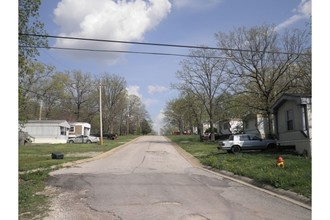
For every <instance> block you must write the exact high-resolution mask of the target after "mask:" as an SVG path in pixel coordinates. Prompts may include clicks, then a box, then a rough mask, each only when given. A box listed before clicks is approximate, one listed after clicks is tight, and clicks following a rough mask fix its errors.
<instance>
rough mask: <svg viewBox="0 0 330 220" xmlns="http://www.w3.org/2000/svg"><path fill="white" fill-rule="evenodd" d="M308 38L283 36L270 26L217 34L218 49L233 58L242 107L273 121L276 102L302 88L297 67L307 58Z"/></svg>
mask: <svg viewBox="0 0 330 220" xmlns="http://www.w3.org/2000/svg"><path fill="white" fill-rule="evenodd" d="M308 36H309V35H308V34H307V33H306V32H304V31H300V30H292V31H286V32H284V33H283V34H282V35H280V34H279V33H277V32H276V31H275V29H274V27H273V26H270V25H264V26H260V27H253V28H250V29H246V28H244V27H243V28H238V29H235V30H234V31H232V32H230V33H229V34H226V33H217V34H216V39H217V41H218V46H219V47H220V48H222V49H224V50H222V51H223V53H224V54H225V55H227V57H229V58H230V59H229V60H230V64H231V65H230V73H231V77H232V78H233V79H235V81H236V83H235V84H232V89H233V90H234V91H235V92H236V93H237V94H240V95H241V96H240V97H241V98H240V99H239V100H240V102H241V104H243V105H244V106H246V107H247V108H249V109H251V110H252V111H255V113H263V114H266V115H268V118H269V117H270V107H271V105H272V104H273V103H274V102H275V100H276V99H277V98H278V97H279V96H280V95H282V94H283V93H285V92H290V91H295V90H294V89H296V88H297V87H298V84H297V80H296V77H297V74H296V73H297V71H295V68H293V67H294V66H295V65H297V61H298V60H299V59H300V58H301V57H302V56H306V54H305V53H304V52H305V51H306V48H309V40H310V39H309V38H308ZM307 56H308V55H307ZM268 124H269V125H270V123H268ZM270 126H271V125H270Z"/></svg>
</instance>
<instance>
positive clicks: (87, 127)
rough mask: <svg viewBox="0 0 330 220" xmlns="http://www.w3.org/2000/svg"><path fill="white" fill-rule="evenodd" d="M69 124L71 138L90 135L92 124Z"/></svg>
mask: <svg viewBox="0 0 330 220" xmlns="http://www.w3.org/2000/svg"><path fill="white" fill-rule="evenodd" d="M69 124H70V130H69V137H76V136H78V135H87V136H89V135H90V132H91V124H89V123H87V122H69Z"/></svg>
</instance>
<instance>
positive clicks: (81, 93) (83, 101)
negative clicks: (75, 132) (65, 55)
mask: <svg viewBox="0 0 330 220" xmlns="http://www.w3.org/2000/svg"><path fill="white" fill-rule="evenodd" d="M66 74H67V75H68V76H69V79H68V81H67V82H65V90H66V93H67V97H68V102H69V105H68V107H69V110H70V111H71V114H72V115H75V117H73V118H74V119H75V120H76V121H79V120H81V119H83V118H81V113H82V109H83V107H85V106H87V105H88V103H89V101H90V97H91V94H92V93H93V92H95V90H96V88H95V86H94V82H93V80H92V77H91V75H90V74H89V73H82V72H81V71H80V70H74V71H72V72H67V73H66ZM70 106H71V107H70ZM73 118H72V119H73Z"/></svg>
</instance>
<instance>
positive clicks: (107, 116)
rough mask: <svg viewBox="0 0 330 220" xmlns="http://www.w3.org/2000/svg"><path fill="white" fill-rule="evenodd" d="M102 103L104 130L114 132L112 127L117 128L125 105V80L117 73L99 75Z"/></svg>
mask: <svg viewBox="0 0 330 220" xmlns="http://www.w3.org/2000/svg"><path fill="white" fill-rule="evenodd" d="M100 82H101V84H102V104H103V107H102V109H103V115H104V127H105V128H106V129H105V130H106V131H107V132H110V133H114V128H115V127H117V129H118V130H119V127H120V124H118V123H122V120H120V119H121V118H122V117H121V116H122V113H123V112H124V109H125V107H126V105H127V90H126V87H127V86H126V80H125V79H124V78H123V77H121V76H118V75H115V74H113V75H110V74H107V73H104V74H103V75H102V76H101V79H100Z"/></svg>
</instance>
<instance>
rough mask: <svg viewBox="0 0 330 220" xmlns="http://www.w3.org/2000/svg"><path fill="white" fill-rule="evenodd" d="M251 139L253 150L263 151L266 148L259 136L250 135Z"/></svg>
mask: <svg viewBox="0 0 330 220" xmlns="http://www.w3.org/2000/svg"><path fill="white" fill-rule="evenodd" d="M249 138H250V145H251V149H263V148H265V146H264V142H263V141H262V139H261V138H260V137H258V136H257V135H250V136H249Z"/></svg>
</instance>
